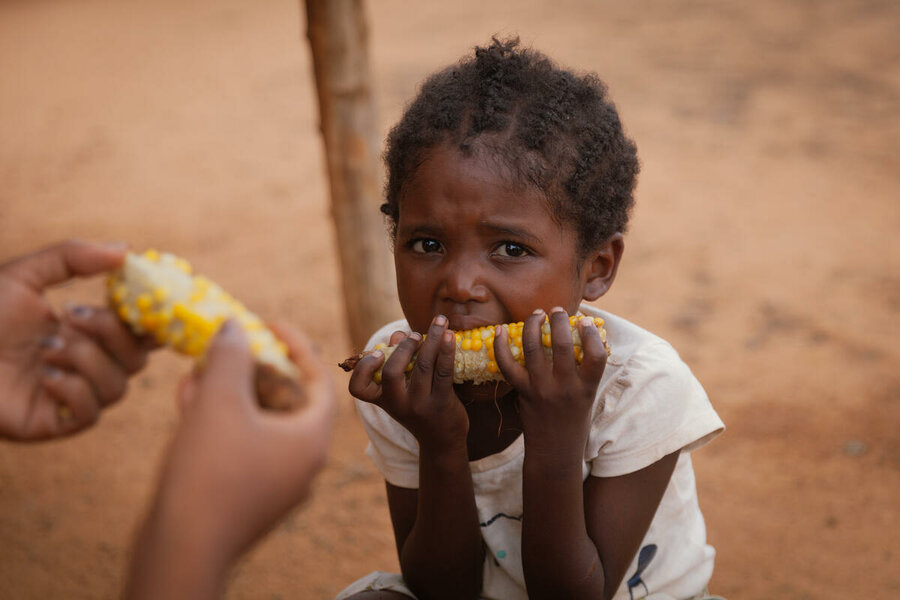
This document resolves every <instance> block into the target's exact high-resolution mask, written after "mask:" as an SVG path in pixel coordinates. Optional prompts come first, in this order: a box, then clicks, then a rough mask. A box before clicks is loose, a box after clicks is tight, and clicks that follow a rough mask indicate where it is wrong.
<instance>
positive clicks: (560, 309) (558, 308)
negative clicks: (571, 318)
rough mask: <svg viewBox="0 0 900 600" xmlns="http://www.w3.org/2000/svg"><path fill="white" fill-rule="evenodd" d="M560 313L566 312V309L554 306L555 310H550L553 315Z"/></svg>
mask: <svg viewBox="0 0 900 600" xmlns="http://www.w3.org/2000/svg"><path fill="white" fill-rule="evenodd" d="M558 312H566V309H564V308H563V307H562V306H554V307H553V308H551V309H550V314H551V315H552V314H554V313H558Z"/></svg>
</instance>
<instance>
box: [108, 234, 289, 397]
mask: <svg viewBox="0 0 900 600" xmlns="http://www.w3.org/2000/svg"><path fill="white" fill-rule="evenodd" d="M107 291H108V298H109V303H110V305H111V306H112V308H113V310H115V312H116V314H118V316H119V318H120V319H122V321H124V322H125V323H127V324H128V325H129V326H130V327H131V329H132V330H133V331H134V332H135V333H136V334H138V335H151V336H153V337H154V338H155V339H156V341H157V342H159V343H161V344H166V345H168V346H170V347H172V348H174V349H175V350H177V351H179V352H181V353H183V354H187V355H189V356H193V357H195V358H197V359H198V360H200V361H202V360H203V357H204V355H205V354H206V350H207V349H208V347H209V344H210V342H211V341H212V338H213V337H214V336H215V333H216V332H217V331H218V329H219V327H220V326H221V325H222V323H223V322H225V321H226V320H227V319H234V320H235V321H236V322H237V323H238V324H239V325H240V326H241V327H242V328H243V330H244V332H245V333H246V335H247V338H248V340H249V342H250V349H251V351H252V353H253V355H254V357H255V358H256V361H257V363H258V368H257V369H256V388H257V395H258V397H259V398H260V401H261V403H262V404H263V405H265V406H267V407H269V408H277V409H287V408H291V407H293V406H296V405H298V404H300V403H301V394H300V388H299V386H298V385H297V381H296V379H297V374H298V373H297V368H296V366H295V365H294V364H293V363H292V362H291V361H290V359H289V358H288V354H287V347H286V346H285V345H284V344H283V343H282V342H281V341H279V340H278V339H277V338H276V337H275V335H274V334H273V333H272V332H271V331H270V330H269V329H268V328H267V327H266V326H265V324H264V323H263V321H262V320H261V319H260V318H259V317H258V316H256V315H255V314H253V313H252V312H250V311H249V310H247V309H246V308H245V307H244V305H243V304H241V303H240V302H238V301H237V300H235V299H234V298H233V297H232V296H231V295H229V294H228V293H227V292H226V291H225V290H223V289H222V288H221V287H220V286H218V285H217V284H215V283H213V282H212V281H210V280H209V279H207V278H205V277H203V276H201V275H193V274H192V269H191V265H190V264H189V263H188V262H187V261H186V260H184V259H182V258H179V257H177V256H175V255H173V254H169V253H165V252H157V251H155V250H147V251H146V252H144V253H143V254H140V255H139V254H134V253H129V254H127V255H126V257H125V262H124V264H123V265H122V268H121V269H119V270H118V271H116V272H115V273H113V274H111V275H110V277H109V278H108V280H107Z"/></svg>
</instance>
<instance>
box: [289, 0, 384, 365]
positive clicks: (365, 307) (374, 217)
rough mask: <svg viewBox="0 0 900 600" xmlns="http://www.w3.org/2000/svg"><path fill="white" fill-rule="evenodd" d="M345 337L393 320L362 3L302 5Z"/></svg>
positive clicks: (364, 336)
mask: <svg viewBox="0 0 900 600" xmlns="http://www.w3.org/2000/svg"><path fill="white" fill-rule="evenodd" d="M305 3H306V17H307V37H308V38H309V45H310V48H311V49H312V59H313V69H314V72H315V78H316V90H317V94H318V98H319V115H320V118H321V129H322V137H323V140H324V143H325V154H326V160H327V165H328V180H329V183H330V186H331V214H332V217H333V219H334V224H335V228H336V233H337V245H338V253H339V255H340V263H341V271H342V283H343V291H344V305H345V309H346V312H347V319H348V323H349V332H350V338H351V341H352V343H353V345H354V347H355V348H357V349H362V347H363V345H364V344H365V342H366V341H367V340H368V338H369V337H370V336H371V335H372V333H374V332H375V330H376V329H377V328H379V327H381V326H382V325H384V324H385V323H387V322H388V321H390V320H392V319H396V318H397V316H398V315H399V305H398V303H397V300H396V279H395V275H394V266H393V260H392V257H391V253H390V248H389V245H388V236H387V230H386V228H385V223H384V219H383V217H382V216H381V213H380V212H379V210H378V207H379V205H380V203H381V197H382V196H381V194H382V189H381V159H380V154H381V142H380V136H379V133H378V127H377V119H376V116H375V105H374V101H373V98H372V84H371V75H370V72H369V55H368V41H369V39H368V26H367V23H366V16H365V10H364V6H363V1H362V0H305Z"/></svg>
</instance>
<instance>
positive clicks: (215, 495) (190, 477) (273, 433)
mask: <svg viewBox="0 0 900 600" xmlns="http://www.w3.org/2000/svg"><path fill="white" fill-rule="evenodd" d="M229 324H230V325H231V326H230V327H229V326H228V325H229ZM278 333H279V337H280V338H281V339H282V340H284V341H285V342H286V343H287V345H288V346H289V348H290V351H291V355H292V357H293V359H294V360H295V361H296V364H297V366H298V367H299V369H300V377H301V380H302V382H303V386H304V398H305V399H306V400H307V403H306V404H305V405H304V406H302V407H300V408H297V409H295V410H293V411H292V412H284V411H279V412H276V411H270V410H264V409H262V408H261V407H260V406H259V402H260V399H259V398H257V397H256V396H255V394H254V391H253V372H254V358H253V355H252V354H251V351H250V347H249V344H248V341H247V338H246V336H245V335H244V333H243V332H242V330H241V328H240V326H238V325H237V324H236V323H234V322H228V323H226V324H225V325H224V326H223V327H222V328H221V330H220V331H219V333H218V334H217V335H216V337H215V338H214V340H213V342H212V346H211V348H210V351H209V354H208V356H207V361H206V365H205V368H204V370H203V371H202V372H201V373H199V374H194V375H193V376H191V377H189V378H188V379H186V380H185V382H184V383H183V385H182V386H181V389H180V393H179V403H180V404H181V405H182V408H183V410H182V418H181V422H180V423H179V425H178V430H177V431H176V434H175V437H174V439H173V441H172V444H171V446H170V447H169V449H168V452H167V454H166V460H165V463H164V465H163V469H162V473H161V477H160V480H159V485H158V487H157V491H156V496H155V498H154V501H153V505H152V507H151V510H150V511H149V514H148V515H147V518H146V521H145V523H144V525H143V527H142V528H141V531H140V535H139V537H138V540H137V543H136V544H135V552H134V558H133V560H132V568H131V573H130V577H129V582H128V586H127V589H126V592H125V594H124V597H125V598H127V599H129V600H138V599H143V598H147V599H155V598H170V599H173V600H178V599H182V598H183V599H188V598H190V599H192V600H193V599H198V600H202V599H205V598H217V597H220V596H221V594H222V592H223V587H224V584H225V581H226V577H227V574H228V569H229V567H230V565H231V563H232V562H233V561H234V560H235V559H237V558H238V556H239V555H240V554H241V553H242V552H243V551H244V550H246V549H247V547H248V546H250V545H251V544H252V543H253V542H254V541H255V540H256V539H257V538H258V537H260V536H262V535H263V534H264V533H265V532H266V531H267V530H269V529H270V528H271V527H272V526H273V525H274V524H275V523H276V522H277V521H278V520H279V519H280V518H281V516H282V515H284V514H285V513H286V512H287V511H288V510H289V509H290V508H291V507H293V506H294V505H295V504H297V503H298V502H301V501H303V500H304V499H305V498H306V496H307V494H308V493H309V489H310V485H311V483H312V480H313V478H314V477H315V475H316V473H317V472H318V471H319V469H321V468H322V466H324V463H325V452H326V447H327V443H328V440H329V437H330V432H331V425H332V422H333V420H334V413H335V393H334V388H333V384H332V381H331V378H330V377H329V375H328V373H327V371H326V370H325V368H324V367H323V366H322V365H321V363H320V362H319V361H318V360H317V359H316V358H315V357H314V355H313V353H312V350H311V349H310V348H309V345H308V344H307V343H306V341H305V340H304V339H303V338H302V337H300V336H298V334H296V333H294V332H292V331H291V330H289V329H287V328H282V329H280V330H279V331H278Z"/></svg>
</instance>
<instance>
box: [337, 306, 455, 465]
mask: <svg viewBox="0 0 900 600" xmlns="http://www.w3.org/2000/svg"><path fill="white" fill-rule="evenodd" d="M402 336H403V334H401V333H399V332H398V333H395V334H394V336H392V338H391V344H392V345H394V344H397V348H396V350H394V353H393V354H391V356H390V358H389V359H388V360H387V362H386V363H385V364H384V368H383V369H382V372H381V384H378V383H375V381H373V379H372V377H373V375H374V374H375V372H376V371H377V370H378V368H379V367H380V366H381V363H382V362H384V354H383V353H381V352H379V351H376V352H373V353H372V354H369V355H367V356H365V357H363V358H362V359H361V360H360V361H359V363H358V364H357V365H356V367H355V368H354V369H353V375H351V376H350V393H351V394H353V396H355V397H357V398H359V399H360V400H363V401H365V402H371V403H372V404H375V405H376V406H380V407H381V408H382V409H384V411H385V412H387V413H388V414H389V415H390V416H391V417H393V418H394V420H395V421H397V422H398V423H400V424H401V425H403V426H404V427H405V428H406V429H407V430H409V432H410V433H411V434H412V435H413V436H414V437H415V438H416V440H418V442H419V445H420V446H421V445H422V444H431V445H432V446H433V447H437V448H443V447H447V446H450V445H458V444H459V443H460V442H462V443H465V439H466V434H467V433H468V431H469V418H468V416H467V415H466V410H465V407H463V405H462V403H461V402H460V401H459V399H458V398H457V397H456V394H455V393H454V392H453V357H454V354H455V352H456V338H455V336H454V334H453V331H451V330H449V329H447V318H446V317H444V316H443V315H439V316H437V317H435V319H434V321H432V323H431V327H430V328H429V329H428V335H427V336H426V338H425V340H424V341H423V340H422V336H421V335H420V334H418V333H411V334H409V335H408V336H405V337H402ZM417 350H418V354H416V351H417ZM413 356H415V357H416V362H415V365H414V366H413V368H412V371H411V372H410V373H409V378H408V379H407V373H406V368H407V365H409V363H410V361H411V360H412V358H413Z"/></svg>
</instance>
